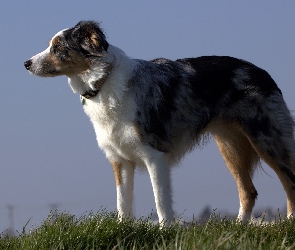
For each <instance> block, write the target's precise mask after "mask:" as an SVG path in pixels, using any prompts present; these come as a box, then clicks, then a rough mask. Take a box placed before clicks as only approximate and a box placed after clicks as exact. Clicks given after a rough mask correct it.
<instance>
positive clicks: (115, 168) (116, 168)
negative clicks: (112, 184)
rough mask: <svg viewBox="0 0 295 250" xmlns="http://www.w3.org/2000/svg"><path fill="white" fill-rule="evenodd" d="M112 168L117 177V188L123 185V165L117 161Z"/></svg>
mask: <svg viewBox="0 0 295 250" xmlns="http://www.w3.org/2000/svg"><path fill="white" fill-rule="evenodd" d="M111 164H112V168H113V172H114V176H115V181H116V186H120V185H121V184H122V164H121V163H119V162H116V161H112V162H111Z"/></svg>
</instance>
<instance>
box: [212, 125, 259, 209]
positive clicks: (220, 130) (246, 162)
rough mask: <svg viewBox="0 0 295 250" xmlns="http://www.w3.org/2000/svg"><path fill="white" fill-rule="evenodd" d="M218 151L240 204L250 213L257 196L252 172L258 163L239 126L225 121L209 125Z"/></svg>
mask: <svg viewBox="0 0 295 250" xmlns="http://www.w3.org/2000/svg"><path fill="white" fill-rule="evenodd" d="M210 130H212V133H213V136H214V139H215V141H216V143H217V146H218V148H219V151H220V153H221V155H222V157H223V159H224V161H225V163H226V165H227V167H228V169H229V171H230V173H231V174H232V175H233V177H234V179H235V181H236V184H237V187H238V192H239V199H240V206H241V208H242V210H243V212H245V213H249V214H250V213H251V212H252V209H253V207H254V204H255V199H256V197H257V191H256V189H255V187H254V185H253V182H252V179H251V178H252V174H253V171H254V168H255V167H256V165H257V163H258V156H257V154H256V152H255V151H254V149H253V148H252V146H251V144H250V142H249V141H248V139H247V137H246V136H245V135H244V134H243V132H241V131H240V129H239V127H238V126H237V125H234V124H229V123H227V122H218V123H215V124H213V126H210Z"/></svg>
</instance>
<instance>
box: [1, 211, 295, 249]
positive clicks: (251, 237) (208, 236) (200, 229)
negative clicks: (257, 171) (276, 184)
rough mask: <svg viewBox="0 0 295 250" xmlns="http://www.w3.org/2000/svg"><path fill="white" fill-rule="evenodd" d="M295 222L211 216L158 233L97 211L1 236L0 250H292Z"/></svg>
mask: <svg viewBox="0 0 295 250" xmlns="http://www.w3.org/2000/svg"><path fill="white" fill-rule="evenodd" d="M294 229H295V220H280V221H278V222H276V223H271V224H263V223H261V224H251V223H248V224H242V223H237V222H235V221H233V220H226V219H223V220H219V219H218V218H212V219H210V220H209V221H208V222H207V223H205V224H203V225H200V224H197V223H195V224H192V225H190V226H185V227H183V226H180V225H179V224H177V223H175V224H174V225H172V226H170V227H165V228H163V229H161V228H160V227H159V225H157V224H154V223H152V222H149V221H148V220H146V219H140V220H130V219H126V220H123V221H119V220H118V219H117V216H116V213H113V212H111V213H109V212H106V211H99V212H98V213H97V214H89V215H85V216H82V217H80V218H77V217H75V216H72V215H69V214H65V213H61V214H59V215H58V217H57V218H56V220H55V221H54V222H52V218H50V216H49V218H48V219H47V220H45V221H44V223H43V224H42V226H40V227H39V228H37V229H34V230H32V231H31V232H30V233H25V230H24V232H23V233H20V235H19V236H17V237H8V236H2V238H1V239H0V249H1V250H2V249H24V250H26V249H38V250H40V249H41V250H42V249H71V250H72V249H214V250H215V249H295V230H294Z"/></svg>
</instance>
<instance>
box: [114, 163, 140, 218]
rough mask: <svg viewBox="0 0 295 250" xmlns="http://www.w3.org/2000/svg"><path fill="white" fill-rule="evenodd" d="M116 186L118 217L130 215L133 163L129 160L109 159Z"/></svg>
mask: <svg viewBox="0 0 295 250" xmlns="http://www.w3.org/2000/svg"><path fill="white" fill-rule="evenodd" d="M110 162H111V164H112V167H113V171H114V176H115V181H116V187H117V210H118V215H119V218H121V219H122V218H123V217H132V201H133V187H134V167H135V166H134V164H133V163H131V162H129V161H110Z"/></svg>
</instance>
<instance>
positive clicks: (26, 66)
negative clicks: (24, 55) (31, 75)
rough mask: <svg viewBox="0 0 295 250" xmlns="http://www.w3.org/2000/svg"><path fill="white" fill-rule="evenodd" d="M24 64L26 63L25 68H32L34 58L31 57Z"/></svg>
mask: <svg viewBox="0 0 295 250" xmlns="http://www.w3.org/2000/svg"><path fill="white" fill-rule="evenodd" d="M24 65H25V68H26V69H27V70H30V68H31V66H32V60H31V59H30V60H28V61H26V62H25V63H24Z"/></svg>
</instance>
